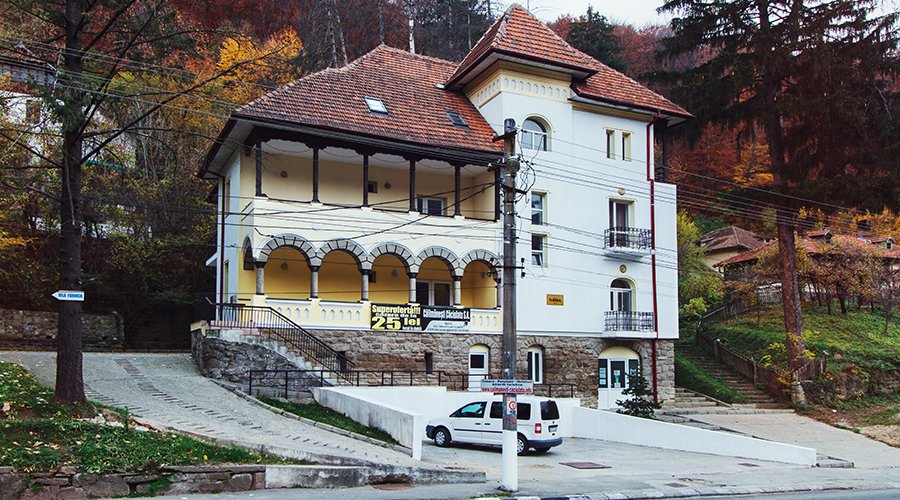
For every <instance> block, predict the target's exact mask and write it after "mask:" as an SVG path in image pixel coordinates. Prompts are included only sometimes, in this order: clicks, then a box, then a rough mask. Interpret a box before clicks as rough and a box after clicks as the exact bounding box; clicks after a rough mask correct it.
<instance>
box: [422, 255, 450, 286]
mask: <svg viewBox="0 0 900 500" xmlns="http://www.w3.org/2000/svg"><path fill="white" fill-rule="evenodd" d="M416 279H417V280H418V281H449V282H452V281H453V277H452V275H451V274H450V269H449V268H448V267H447V264H445V263H444V261H442V260H440V259H438V258H435V257H428V258H427V259H425V261H424V262H422V265H421V266H419V275H418V276H417V278H416Z"/></svg>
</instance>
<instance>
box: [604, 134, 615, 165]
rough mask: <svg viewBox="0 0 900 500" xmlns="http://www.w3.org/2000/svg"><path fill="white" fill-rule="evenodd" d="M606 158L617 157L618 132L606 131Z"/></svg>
mask: <svg viewBox="0 0 900 500" xmlns="http://www.w3.org/2000/svg"><path fill="white" fill-rule="evenodd" d="M606 157H607V158H615V157H616V131H615V130H607V131H606Z"/></svg>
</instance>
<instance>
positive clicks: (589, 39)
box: [566, 7, 627, 73]
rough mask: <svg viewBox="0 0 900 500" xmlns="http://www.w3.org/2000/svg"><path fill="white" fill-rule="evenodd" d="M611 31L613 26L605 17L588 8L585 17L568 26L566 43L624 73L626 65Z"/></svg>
mask: <svg viewBox="0 0 900 500" xmlns="http://www.w3.org/2000/svg"><path fill="white" fill-rule="evenodd" d="M613 29H614V26H613V25H612V24H610V23H609V21H607V20H606V17H604V16H602V15H600V14H599V13H597V12H594V9H593V7H588V10H587V13H586V14H585V15H583V16H581V17H579V18H578V19H577V20H575V21H572V23H571V24H570V25H569V34H568V35H567V36H566V41H567V42H569V44H571V45H572V46H573V47H575V48H576V49H578V50H580V51H582V52H584V53H585V54H587V55H589V56H591V57H593V58H594V59H596V60H598V61H600V62H602V63H603V64H605V65H607V66H609V67H611V68H613V69H615V70H618V71H621V72H623V73H624V72H625V70H626V69H627V65H626V64H625V59H623V58H622V45H621V43H620V41H619V37H618V36H616V34H615V33H614V32H613Z"/></svg>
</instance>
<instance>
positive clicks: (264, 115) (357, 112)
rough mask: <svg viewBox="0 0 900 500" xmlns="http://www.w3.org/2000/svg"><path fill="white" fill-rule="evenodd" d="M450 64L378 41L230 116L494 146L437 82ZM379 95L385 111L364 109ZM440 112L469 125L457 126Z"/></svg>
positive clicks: (476, 117) (466, 105)
mask: <svg viewBox="0 0 900 500" xmlns="http://www.w3.org/2000/svg"><path fill="white" fill-rule="evenodd" d="M454 68H455V64H454V63H452V62H449V61H443V60H440V59H435V58H432V57H426V56H422V55H417V54H411V53H409V52H407V51H404V50H400V49H395V48H391V47H388V46H385V45H382V46H380V47H378V48H376V49H375V50H373V51H371V52H369V53H368V54H366V55H364V56H362V57H361V58H359V59H357V60H356V61H353V62H352V63H350V64H349V65H347V66H345V67H342V68H337V69H326V70H324V71H320V72H318V73H314V74H312V75H308V76H306V77H303V78H300V79H299V80H296V81H294V82H292V83H290V84H288V85H286V86H284V87H282V88H280V89H278V90H275V91H273V92H270V93H269V94H266V95H264V96H262V97H260V98H259V99H256V100H255V101H253V102H251V103H249V104H247V105H245V106H242V107H241V108H238V109H237V110H236V111H235V112H234V115H233V116H234V118H239V119H240V118H243V119H250V120H263V121H276V122H284V123H288V124H293V125H297V124H299V125H306V126H313V127H318V128H325V129H330V130H340V131H348V132H353V133H357V134H362V135H367V136H372V137H377V138H386V139H393V140H401V141H408V142H413V143H420V144H426V145H432V146H438V147H450V148H455V149H464V150H477V151H499V150H500V149H501V147H502V146H501V143H496V142H493V141H492V139H493V137H494V130H493V129H492V128H491V127H490V125H488V123H487V122H486V121H485V119H484V118H483V117H482V116H481V114H480V113H479V112H478V110H477V109H476V108H475V106H474V105H472V103H471V102H469V100H468V98H466V96H465V95H464V94H463V93H462V92H460V91H454V90H449V89H442V88H438V87H436V84H440V83H442V82H444V81H446V79H447V77H448V76H449V75H450V74H451V73H452V72H453V69H454ZM364 97H375V98H378V99H381V100H382V102H383V103H384V105H385V106H386V107H387V110H388V114H387V115H384V114H379V113H373V112H371V111H369V108H368V107H367V106H366V102H365V100H364ZM447 111H457V112H459V114H460V115H462V117H463V118H464V119H465V121H466V123H467V124H468V128H466V127H458V126H455V125H453V124H452V123H451V122H450V119H449V118H448V117H447V113H446V112H447Z"/></svg>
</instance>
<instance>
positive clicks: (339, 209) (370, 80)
mask: <svg viewBox="0 0 900 500" xmlns="http://www.w3.org/2000/svg"><path fill="white" fill-rule="evenodd" d="M689 117H690V114H689V113H688V112H687V111H685V110H684V109H682V108H681V107H679V106H677V105H676V104H674V103H672V102H670V101H668V100H667V99H665V98H664V97H662V96H660V95H658V94H656V93H654V92H652V91H650V90H649V89H647V88H645V87H643V86H641V85H640V84H638V83H637V82H635V81H633V80H631V79H629V78H627V77H626V76H624V75H622V74H620V73H618V72H616V71H614V70H612V69H610V68H609V67H607V66H605V65H603V64H601V63H600V62H598V61H596V60H594V59H592V58H591V57H589V56H587V55H585V54H584V53H582V52H579V51H578V50H576V49H574V48H573V47H571V46H569V45H568V44H566V42H565V41H563V40H562V39H561V38H559V37H558V36H556V35H555V34H554V33H553V32H552V31H551V30H550V29H549V28H548V27H547V26H546V25H544V24H542V23H541V22H540V21H538V20H537V19H536V18H534V17H533V16H532V15H531V14H530V13H528V12H527V11H526V10H525V9H523V8H522V7H520V6H517V5H514V6H513V7H511V8H510V9H509V10H507V11H506V13H505V14H504V15H503V16H502V17H501V18H500V19H499V20H498V21H497V22H496V23H495V24H494V25H493V26H492V27H491V28H490V29H489V30H488V31H487V33H485V35H484V36H483V37H482V39H481V40H480V41H479V42H478V44H477V45H476V46H475V48H474V49H473V50H472V51H471V52H470V53H469V55H468V56H466V58H465V59H464V60H463V61H462V62H461V63H454V62H449V61H443V60H439V59H434V58H430V57H425V56H421V55H416V54H412V53H409V52H406V51H402V50H399V49H394V48H390V47H386V46H381V47H378V48H376V49H375V50H373V51H372V52H370V53H368V54H366V55H365V56H363V57H361V58H360V59H358V60H356V61H354V62H352V63H351V64H350V65H348V66H346V67H343V68H338V69H327V70H324V71H321V72H319V73H315V74H312V75H309V76H307V77H304V78H302V79H300V80H297V81H295V82H293V83H291V84H289V85H287V86H285V87H283V88H281V89H278V90H276V91H273V92H271V93H269V94H267V95H265V96H263V97H261V98H259V99H257V100H255V101H253V102H251V103H249V104H247V105H245V106H243V107H241V108H240V109H238V110H237V111H235V112H234V113H233V114H232V116H231V119H230V120H229V121H228V123H227V125H226V126H225V128H224V130H223V131H222V132H221V134H220V136H219V139H218V140H217V141H216V144H215V147H213V148H212V150H211V151H210V153H209V155H208V157H207V158H206V161H205V163H204V166H203V169H202V171H201V173H200V175H201V176H203V177H204V178H207V179H210V180H214V181H215V182H217V185H218V194H219V196H218V203H219V205H218V209H219V220H218V228H219V230H218V240H217V246H218V250H217V251H216V253H215V254H214V255H213V256H211V257H210V259H209V261H208V265H210V266H215V268H216V270H217V280H218V281H217V297H216V302H217V303H218V304H220V308H219V311H218V316H217V318H216V321H214V322H212V323H211V324H210V332H214V331H216V330H217V329H219V330H220V331H224V330H226V329H232V330H234V329H235V328H238V329H244V331H250V330H252V329H254V328H255V327H259V326H260V325H262V324H263V323H265V322H266V321H268V320H264V319H262V318H277V321H279V322H280V323H279V324H283V325H287V326H286V328H288V329H290V328H293V327H291V326H290V324H295V325H296V327H297V328H296V331H294V330H291V332H293V333H284V332H285V331H286V330H283V329H282V330H278V331H275V330H276V329H273V330H272V332H264V330H265V329H264V328H258V331H257V332H256V333H258V334H272V335H276V336H279V339H278V340H279V342H283V343H286V344H289V345H290V346H293V347H290V348H288V349H287V350H288V351H291V350H293V351H294V353H295V354H296V356H297V358H302V360H304V362H305V364H304V363H301V364H300V365H301V366H303V367H311V368H315V369H322V370H325V371H326V372H330V373H332V374H338V373H342V372H347V373H350V372H353V371H365V370H378V371H380V370H406V371H408V373H409V375H406V376H408V377H410V378H411V377H412V376H413V375H412V373H413V371H422V372H423V373H425V372H428V373H434V372H441V373H443V374H446V376H447V377H452V375H455V374H459V375H463V376H464V379H463V384H472V385H477V383H476V381H477V380H479V379H480V378H481V377H483V376H488V377H493V378H498V377H499V376H500V362H501V360H500V343H501V329H502V328H501V327H502V314H503V305H502V304H500V303H499V297H500V293H499V284H500V268H499V266H500V259H501V250H502V246H503V245H502V238H501V236H502V231H501V230H502V223H501V218H500V206H501V203H500V201H501V200H500V194H499V187H498V177H497V170H496V169H495V168H493V166H494V165H497V164H498V163H499V161H500V159H501V158H502V156H503V152H502V142H497V141H495V140H494V139H495V136H496V135H497V134H501V133H502V132H503V123H504V120H505V119H508V118H512V119H514V120H515V122H516V124H517V126H518V128H519V132H518V134H517V135H518V147H517V151H518V153H519V154H520V155H521V159H522V164H523V168H522V171H521V172H520V175H519V180H520V183H519V186H518V187H519V188H520V189H521V190H522V191H523V194H522V195H521V198H520V199H519V201H518V204H517V213H518V216H519V224H518V228H517V229H518V235H519V241H518V249H517V255H518V256H519V257H521V258H523V261H522V262H521V265H522V266H523V268H524V269H523V270H522V273H521V277H520V278H519V279H518V282H517V283H518V286H517V294H518V295H517V302H518V311H517V314H518V317H517V322H518V329H519V330H518V332H517V334H518V356H517V359H518V367H519V368H518V374H519V378H526V377H530V378H532V379H533V380H534V381H535V384H536V385H535V387H536V390H537V391H538V392H540V391H544V392H545V393H550V392H552V393H553V395H560V396H563V395H568V394H569V392H574V393H575V395H576V396H578V397H581V398H582V400H583V401H584V402H585V403H587V404H591V405H593V404H596V405H597V406H599V407H601V408H609V407H614V406H615V405H616V403H615V402H616V400H617V399H621V391H622V389H623V388H625V387H627V385H628V381H629V378H630V377H633V376H636V374H637V373H638V367H641V369H642V371H643V374H644V376H645V377H646V379H647V381H648V382H649V386H650V387H651V388H652V389H653V390H654V391H655V393H656V395H657V396H658V399H659V400H662V401H664V400H667V399H670V398H672V397H673V396H674V359H673V347H674V341H675V340H676V339H677V338H678V312H677V311H678V304H677V296H678V294H677V291H678V290H677V255H676V248H677V246H676V233H675V216H676V207H675V186H674V185H672V184H668V183H666V182H664V179H662V178H661V179H657V175H660V176H664V172H665V169H664V168H662V167H663V165H665V155H664V154H662V153H660V154H657V153H656V150H657V149H664V148H663V147H662V145H663V144H664V142H665V141H664V140H662V139H664V134H665V131H666V129H667V127H670V126H672V125H674V124H677V123H680V122H683V121H684V120H686V119H688V118H689ZM657 162H659V167H660V168H657ZM658 172H659V173H658ZM210 332H207V335H209V334H210ZM249 337H250V336H249V335H248V336H232V337H228V342H229V343H230V345H231V347H232V348H234V349H240V348H241V346H242V345H245V343H246V345H249V344H250V343H252V341H251V340H249ZM220 339H225V337H224V336H223V337H220ZM257 344H258V343H257ZM257 347H258V345H257ZM211 356H212V354H208V353H207V354H204V353H200V357H199V359H200V360H201V361H200V363H201V365H202V368H203V369H204V371H205V372H207V373H212V374H213V376H222V377H226V378H227V377H229V376H230V377H231V378H233V379H240V377H241V374H240V373H238V372H239V370H238V371H235V370H233V369H232V370H231V372H230V375H229V373H222V370H221V369H217V368H216V367H219V366H221V365H220V363H219V362H218V361H216V362H211ZM289 358H290V357H289ZM260 363H261V364H260ZM260 363H257V364H255V365H253V366H248V367H246V368H247V369H250V368H253V369H260V368H267V367H268V368H271V367H273V366H275V365H273V364H272V363H271V362H270V361H267V362H260ZM251 364H252V363H251ZM398 376H399V375H398ZM451 379H452V378H451ZM445 380H446V379H445Z"/></svg>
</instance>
